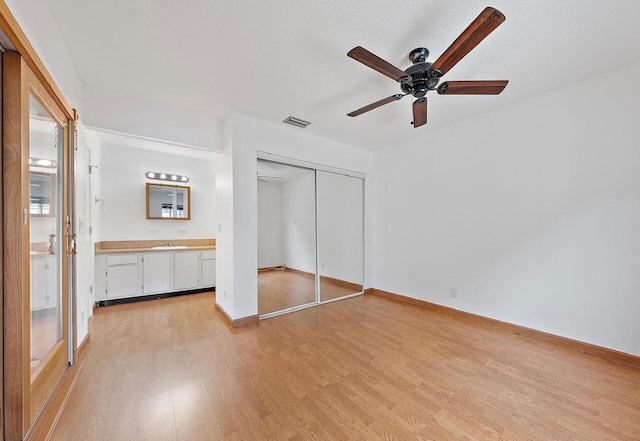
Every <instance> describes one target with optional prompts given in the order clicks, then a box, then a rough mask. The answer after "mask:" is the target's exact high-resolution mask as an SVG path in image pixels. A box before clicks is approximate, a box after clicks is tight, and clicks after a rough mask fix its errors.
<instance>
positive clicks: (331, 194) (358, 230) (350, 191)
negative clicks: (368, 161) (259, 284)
mask: <svg viewBox="0 0 640 441" xmlns="http://www.w3.org/2000/svg"><path fill="white" fill-rule="evenodd" d="M317 182H318V272H319V274H320V301H321V302H323V301H326V300H331V299H336V298H338V297H344V296H346V295H349V294H356V293H359V292H362V284H363V268H364V253H363V241H364V239H363V231H364V180H362V179H360V178H354V177H351V176H345V175H340V174H336V173H329V172H325V171H318V172H317Z"/></svg>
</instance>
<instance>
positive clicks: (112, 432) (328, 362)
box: [53, 293, 640, 441]
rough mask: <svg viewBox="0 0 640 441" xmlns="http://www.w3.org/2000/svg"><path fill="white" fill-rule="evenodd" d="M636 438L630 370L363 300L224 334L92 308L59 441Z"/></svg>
mask: <svg viewBox="0 0 640 441" xmlns="http://www.w3.org/2000/svg"><path fill="white" fill-rule="evenodd" d="M307 439H308V440H327V441H334V440H335V441H340V440H431V441H446V440H460V441H461V440H482V441H487V440H502V441H522V440H567V441H580V440H594V441H596V440H597V441H606V440H628V441H630V440H638V439H640V370H636V369H633V368H630V367H627V366H623V365H617V364H614V363H609V362H607V361H605V360H602V359H599V358H596V357H592V356H589V355H585V354H582V353H580V352H576V351H571V350H569V349H565V348H562V347H557V346H555V345H552V344H549V343H541V342H539V341H536V340H533V339H529V338H527V337H521V336H518V335H515V334H512V333H507V332H506V331H502V330H500V329H497V328H494V329H492V328H491V327H482V326H479V325H474V324H469V323H464V322H462V321H460V319H456V318H452V317H451V316H447V315H444V314H441V313H436V312H431V311H428V310H425V309H424V308H418V307H414V306H410V305H404V304H399V303H394V302H391V301H389V300H386V299H383V298H379V297H375V296H360V297H356V298H352V299H348V300H344V301H340V302H335V303H330V304H326V305H323V306H319V307H314V308H309V309H306V310H303V311H300V312H296V313H293V314H288V315H284V316H280V317H275V318H271V319H268V320H263V321H261V322H260V324H258V325H252V326H249V327H246V328H237V329H233V330H232V329H230V328H228V327H227V326H226V325H225V324H224V323H223V321H222V320H221V319H220V318H219V317H218V316H216V313H215V312H214V296H213V294H209V293H206V294H197V295H192V296H183V297H178V298H172V299H163V300H154V301H151V302H144V303H137V304H129V305H120V306H111V307H105V308H100V309H98V311H97V314H96V315H95V317H94V318H93V319H92V321H91V343H90V345H89V348H88V351H87V354H86V365H85V367H84V369H83V370H82V372H81V374H80V377H79V379H78V383H77V385H76V388H75V390H74V392H73V393H72V396H71V399H70V401H69V403H68V405H67V407H66V409H65V411H64V412H63V414H62V417H61V419H60V422H59V424H58V428H57V430H56V431H55V433H54V434H53V440H54V441H75V440H82V441H86V440H109V441H126V440H135V441H144V440H150V441H157V440H189V441H195V440H244V441H249V440H295V441H298V440H307Z"/></svg>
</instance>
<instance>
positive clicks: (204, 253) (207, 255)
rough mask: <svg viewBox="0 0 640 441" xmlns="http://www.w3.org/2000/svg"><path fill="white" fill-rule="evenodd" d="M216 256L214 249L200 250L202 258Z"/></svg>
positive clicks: (213, 257)
mask: <svg viewBox="0 0 640 441" xmlns="http://www.w3.org/2000/svg"><path fill="white" fill-rule="evenodd" d="M215 258H216V250H209V251H203V252H202V259H215Z"/></svg>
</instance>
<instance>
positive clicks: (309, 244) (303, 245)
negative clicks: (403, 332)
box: [281, 170, 316, 274]
mask: <svg viewBox="0 0 640 441" xmlns="http://www.w3.org/2000/svg"><path fill="white" fill-rule="evenodd" d="M281 186H282V236H283V237H282V244H283V250H284V264H285V266H286V267H287V268H293V269H297V270H300V271H304V272H307V273H312V274H315V273H316V182H315V173H314V172H313V171H312V170H309V171H308V172H306V173H305V174H303V175H302V176H298V177H297V178H294V179H291V180H289V181H287V182H285V183H283V184H281Z"/></svg>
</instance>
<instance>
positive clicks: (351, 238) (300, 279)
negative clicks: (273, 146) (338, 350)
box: [257, 159, 364, 318]
mask: <svg viewBox="0 0 640 441" xmlns="http://www.w3.org/2000/svg"><path fill="white" fill-rule="evenodd" d="M291 161H294V163H283V162H280V161H275V160H270V159H269V160H266V159H258V165H257V171H258V176H257V185H258V313H259V315H260V318H268V317H271V316H273V315H277V314H281V313H284V312H291V311H295V310H297V309H301V308H304V307H308V306H313V305H317V304H319V303H324V302H330V301H334V300H337V299H341V298H345V297H348V296H352V295H357V294H361V293H362V292H363V283H364V179H363V178H364V176H363V175H360V174H358V173H355V172H354V173H353V175H350V174H349V172H346V171H345V172H344V173H343V172H340V171H338V170H328V169H323V168H322V166H319V165H316V164H308V163H301V162H300V161H295V160H291Z"/></svg>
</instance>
